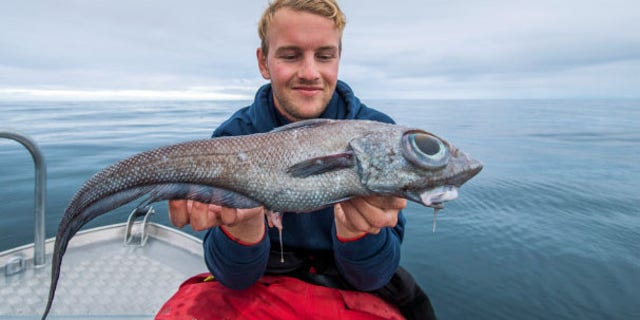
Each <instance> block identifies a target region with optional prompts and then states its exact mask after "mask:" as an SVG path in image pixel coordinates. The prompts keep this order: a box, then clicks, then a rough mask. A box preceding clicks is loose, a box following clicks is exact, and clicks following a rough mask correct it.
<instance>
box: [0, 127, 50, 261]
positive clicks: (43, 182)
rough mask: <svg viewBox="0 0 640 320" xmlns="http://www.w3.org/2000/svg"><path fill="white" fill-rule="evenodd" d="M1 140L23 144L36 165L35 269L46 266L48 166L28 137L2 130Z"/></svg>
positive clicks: (36, 146)
mask: <svg viewBox="0 0 640 320" xmlns="http://www.w3.org/2000/svg"><path fill="white" fill-rule="evenodd" d="M0 138H7V139H11V140H15V141H17V142H19V143H20V144H22V145H23V146H24V147H25V148H27V150H29V153H31V157H32V158H33V162H34V164H35V171H36V172H35V202H34V203H35V224H34V225H35V230H34V236H33V244H34V246H33V264H34V266H35V267H40V266H44V265H45V264H46V261H45V248H44V240H45V236H46V234H45V228H44V226H45V223H44V222H45V221H44V214H45V204H46V201H47V165H46V163H45V161H44V156H43V155H42V152H40V149H39V148H38V145H37V144H36V143H35V142H34V141H33V140H31V138H29V137H28V136H26V135H23V134H20V133H18V132H16V131H13V130H3V129H0Z"/></svg>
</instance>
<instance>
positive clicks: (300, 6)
mask: <svg viewBox="0 0 640 320" xmlns="http://www.w3.org/2000/svg"><path fill="white" fill-rule="evenodd" d="M345 22H346V21H345V17H344V15H343V13H342V12H341V11H340V9H339V7H338V5H337V3H336V2H335V0H315V1H308V0H307V1H302V0H276V1H274V2H273V3H272V4H270V6H269V7H268V8H267V9H266V10H265V12H264V14H263V16H262V18H261V20H260V23H259V35H260V39H261V41H262V43H261V47H260V48H258V49H257V52H256V55H257V60H258V66H259V69H260V73H261V75H262V76H263V77H264V78H265V79H266V80H269V81H270V84H268V85H265V86H263V87H262V88H260V89H259V91H258V93H257V94H256V97H255V101H254V103H253V104H252V105H251V106H248V107H245V108H243V109H241V110H239V111H238V112H236V113H235V114H234V115H233V116H232V117H231V118H230V119H228V120H227V121H226V122H224V123H223V124H222V125H221V126H220V127H218V128H217V129H216V130H215V132H214V133H213V136H214V137H217V136H229V135H244V134H252V133H260V132H268V131H270V130H272V129H274V128H276V127H279V126H282V125H285V124H288V123H291V122H295V121H299V120H305V119H313V118H330V119H369V120H377V121H382V122H388V123H391V122H392V120H391V118H389V117H388V116H387V115H385V114H383V113H380V112H378V111H375V110H373V109H370V108H367V107H366V106H365V105H364V104H361V103H360V101H359V100H358V98H356V97H355V95H354V94H353V92H352V91H351V89H350V88H349V86H348V85H346V84H345V83H344V82H341V81H339V80H338V69H339V62H340V56H341V51H342V32H343V29H344V26H345ZM405 206H406V200H405V199H401V198H395V197H362V198H354V199H350V200H347V201H344V202H342V203H339V204H337V205H335V206H334V207H330V208H326V209H323V210H319V211H317V212H313V213H304V214H295V213H285V214H284V215H283V221H282V224H283V226H284V230H283V235H282V240H283V242H284V245H285V247H286V248H287V252H288V256H287V259H286V260H288V261H287V262H286V263H285V264H284V267H283V266H280V265H278V263H279V259H278V261H277V262H275V261H276V260H275V259H270V252H271V246H272V245H271V243H272V242H274V243H275V245H273V247H274V249H276V248H277V249H279V246H278V245H277V243H278V240H279V239H278V233H277V231H276V230H274V229H273V228H272V229H268V228H267V223H266V222H265V212H264V208H262V207H258V208H252V209H234V208H225V207H219V206H215V205H209V204H204V203H198V202H194V201H190V200H189V201H187V200H174V201H170V202H169V212H170V218H171V222H172V223H173V224H174V225H176V226H178V227H182V226H184V225H186V224H191V226H192V228H193V229H195V230H205V229H209V230H208V232H207V234H206V236H205V238H204V249H205V260H206V263H207V266H208V268H209V270H210V271H211V273H212V274H213V276H214V277H215V279H216V280H217V281H218V282H220V283H222V284H223V285H224V286H226V287H229V288H233V289H246V288H249V287H251V286H252V285H254V283H255V282H256V281H257V280H258V279H259V278H260V277H262V276H263V275H264V274H265V272H266V273H290V274H293V272H292V270H294V271H295V272H296V274H297V275H300V274H301V273H300V272H299V271H300V266H301V265H304V266H306V268H307V269H308V267H309V263H310V262H309V261H310V260H314V259H315V260H321V261H320V262H322V265H324V266H327V265H330V266H329V267H327V268H322V269H325V270H333V272H329V271H327V273H326V274H327V275H329V276H327V277H324V278H323V277H322V275H317V269H318V266H317V265H311V267H312V269H314V272H311V273H310V272H306V271H305V272H304V274H305V276H303V277H301V278H307V280H309V281H310V282H315V283H320V284H323V285H328V286H333V287H339V288H340V289H343V288H348V289H355V290H360V291H374V290H380V289H381V288H383V287H385V285H387V284H389V283H390V280H391V279H392V277H394V274H396V271H397V270H398V266H399V261H400V244H401V241H402V237H403V234H404V224H405V219H404V217H403V215H402V213H401V211H400V210H401V209H403V208H404V207H405ZM312 256H313V257H312ZM318 257H322V258H318ZM296 263H297V264H296ZM307 271H308V270H307ZM307 276H308V277H307ZM407 276H408V274H407ZM396 277H397V275H396ZM408 278H409V280H408V281H409V282H410V283H409V285H410V286H415V285H414V284H413V282H412V281H413V280H412V279H411V278H410V276H408ZM405 280H406V279H405ZM403 281H404V280H403ZM396 282H397V281H396ZM416 288H417V287H416ZM383 289H384V288H383ZM417 289H418V290H419V288H417ZM402 290H404V289H402ZM407 290H409V291H411V290H414V288H413V287H411V288H409V289H407ZM411 292H413V291H411ZM391 295H395V293H393V292H391ZM424 298H425V299H426V296H425V297H424ZM426 301H427V302H428V300H426ZM405 302H406V301H405ZM403 303H404V302H403ZM396 304H398V303H396ZM429 308H430V305H429Z"/></svg>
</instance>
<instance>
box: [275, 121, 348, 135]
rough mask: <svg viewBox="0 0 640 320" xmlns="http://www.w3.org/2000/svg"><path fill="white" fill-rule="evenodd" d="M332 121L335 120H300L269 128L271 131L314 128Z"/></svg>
mask: <svg viewBox="0 0 640 320" xmlns="http://www.w3.org/2000/svg"><path fill="white" fill-rule="evenodd" d="M333 122H336V120H331V119H309V120H302V121H296V122H292V123H289V124H287V125H284V126H282V127H277V128H275V129H273V130H271V132H280V131H287V130H293V129H299V128H315V127H319V126H323V125H326V124H329V123H333Z"/></svg>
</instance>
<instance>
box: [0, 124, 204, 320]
mask: <svg viewBox="0 0 640 320" xmlns="http://www.w3.org/2000/svg"><path fill="white" fill-rule="evenodd" d="M0 138H5V139H10V140H14V141H16V142H18V143H20V144H22V145H23V146H24V147H25V148H26V149H27V150H28V151H29V152H30V153H31V156H32V157H33V159H34V163H35V171H36V175H35V197H34V198H35V199H34V201H35V213H34V218H35V222H34V226H35V228H34V229H35V231H34V242H33V243H31V244H27V245H23V246H20V247H16V248H11V249H8V250H5V251H3V252H0V272H2V275H0V301H2V302H1V303H0V319H32V318H33V319H39V318H40V317H41V316H42V312H43V311H44V308H45V305H46V302H47V295H48V292H49V284H50V277H51V253H52V252H53V245H54V242H55V239H54V238H50V239H45V234H46V233H45V227H44V226H45V223H44V222H45V213H46V208H45V204H46V164H45V160H44V157H43V155H42V152H41V151H40V149H39V148H38V146H37V144H36V143H35V142H34V140H33V139H31V138H30V137H28V136H27V135H24V134H22V133H20V132H17V131H14V130H5V129H0ZM0 192H1V189H0ZM154 213H155V209H154V208H153V207H145V208H139V209H134V210H133V211H132V212H131V214H130V215H129V218H128V219H127V221H123V222H121V223H117V224H112V225H107V226H102V227H96V228H92V229H87V230H83V231H80V232H79V233H78V234H76V235H75V236H74V237H73V238H72V239H71V241H70V242H69V247H68V249H67V253H66V254H65V257H64V260H63V262H62V268H61V276H60V282H59V283H58V289H57V291H56V298H55V299H54V302H53V307H52V309H51V312H50V314H49V317H48V318H49V319H153V318H154V316H155V315H156V313H157V312H158V310H160V308H161V307H162V305H163V304H164V303H165V302H166V301H167V300H168V299H169V298H170V297H171V296H172V295H173V294H174V293H175V292H176V290H177V289H178V287H179V286H180V284H181V283H182V282H183V281H185V280H186V279H187V278H189V277H191V276H193V275H195V274H199V273H203V272H206V271H207V268H206V265H205V263H204V257H203V249H202V241H201V240H200V239H198V238H196V237H194V236H192V235H189V234H187V233H185V232H182V231H180V230H178V229H175V228H172V227H167V226H164V225H162V224H159V223H156V222H154V221H152V219H153V215H154ZM17 214H25V213H17Z"/></svg>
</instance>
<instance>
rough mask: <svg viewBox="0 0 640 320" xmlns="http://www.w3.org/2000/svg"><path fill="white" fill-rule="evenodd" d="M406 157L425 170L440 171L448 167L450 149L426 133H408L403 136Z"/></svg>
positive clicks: (403, 149) (403, 148)
mask: <svg viewBox="0 0 640 320" xmlns="http://www.w3.org/2000/svg"><path fill="white" fill-rule="evenodd" d="M402 151H403V154H404V157H405V158H406V159H407V160H408V161H409V162H411V163H413V164H415V165H417V166H419V167H422V168H424V169H438V168H442V167H444V166H446V165H447V162H448V161H449V149H448V148H447V146H446V145H445V144H444V142H442V140H440V139H439V138H437V137H435V136H432V135H430V134H427V133H425V132H408V133H406V134H405V135H404V136H402Z"/></svg>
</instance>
